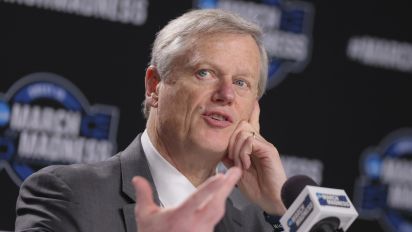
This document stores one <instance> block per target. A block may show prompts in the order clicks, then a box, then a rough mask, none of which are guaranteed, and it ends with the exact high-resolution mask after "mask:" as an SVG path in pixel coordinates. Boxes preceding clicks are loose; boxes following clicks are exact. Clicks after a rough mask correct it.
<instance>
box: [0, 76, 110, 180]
mask: <svg viewBox="0 0 412 232" xmlns="http://www.w3.org/2000/svg"><path fill="white" fill-rule="evenodd" d="M117 125H118V110H117V108H116V107H113V106H105V105H94V106H90V105H89V103H88V101H87V100H86V98H85V97H84V96H83V94H82V93H81V92H80V91H79V90H78V89H77V88H76V87H75V86H74V85H72V84H71V83H70V82H68V81H67V80H65V79H64V78H62V77H60V76H58V75H56V74H52V73H34V74H30V75H27V76H25V77H24V78H22V79H20V80H19V81H17V82H16V83H15V84H14V85H13V86H12V87H11V88H10V89H9V90H8V91H7V93H5V94H4V95H0V169H5V170H6V171H7V173H8V174H9V176H10V178H11V179H13V181H14V182H15V183H16V184H18V185H19V184H20V183H21V181H22V180H24V179H25V178H26V177H28V176H29V175H30V174H32V173H33V172H35V171H37V170H38V169H40V168H42V167H44V166H47V165H50V164H72V163H90V162H96V161H101V160H104V159H106V158H108V157H110V156H111V155H113V153H114V152H115V151H116V142H115V138H116V130H117Z"/></svg>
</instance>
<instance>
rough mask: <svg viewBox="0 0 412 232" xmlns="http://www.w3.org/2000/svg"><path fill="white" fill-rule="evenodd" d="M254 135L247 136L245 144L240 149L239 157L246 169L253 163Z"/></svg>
mask: <svg viewBox="0 0 412 232" xmlns="http://www.w3.org/2000/svg"><path fill="white" fill-rule="evenodd" d="M254 140H255V139H254V138H253V136H249V137H247V138H246V140H245V141H244V142H243V145H242V147H241V149H240V151H239V157H240V160H241V161H242V165H243V168H244V169H245V170H247V169H249V167H250V165H251V160H250V159H251V155H252V151H253V142H254Z"/></svg>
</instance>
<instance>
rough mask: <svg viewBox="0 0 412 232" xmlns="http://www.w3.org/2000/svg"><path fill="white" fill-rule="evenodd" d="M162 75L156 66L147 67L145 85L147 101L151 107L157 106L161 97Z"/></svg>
mask: <svg viewBox="0 0 412 232" xmlns="http://www.w3.org/2000/svg"><path fill="white" fill-rule="evenodd" d="M159 86H160V76H159V73H158V72H157V69H156V67H155V66H153V65H150V66H149V67H148V68H147V69H146V76H145V87H146V101H147V103H148V104H149V105H150V106H151V107H157V103H158V99H159Z"/></svg>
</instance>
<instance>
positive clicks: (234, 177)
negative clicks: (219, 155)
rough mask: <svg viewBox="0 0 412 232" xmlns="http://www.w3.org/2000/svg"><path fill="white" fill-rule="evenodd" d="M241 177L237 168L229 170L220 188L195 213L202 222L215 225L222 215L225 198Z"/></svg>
mask: <svg viewBox="0 0 412 232" xmlns="http://www.w3.org/2000/svg"><path fill="white" fill-rule="evenodd" d="M241 176H242V171H241V170H240V169H239V168H237V167H232V168H230V169H229V170H228V171H227V172H226V174H225V178H224V181H223V182H222V186H221V188H219V189H218V191H216V192H215V193H214V195H213V196H212V197H211V198H210V200H209V202H207V204H204V205H203V207H202V208H199V209H198V210H197V212H196V213H197V214H199V215H202V218H203V220H208V221H215V222H216V223H217V222H218V221H219V220H220V219H221V218H222V217H223V215H224V212H225V206H226V199H227V197H228V196H229V194H230V193H231V192H232V190H233V188H234V186H235V185H236V183H237V182H238V181H239V179H240V177H241Z"/></svg>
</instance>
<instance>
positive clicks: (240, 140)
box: [223, 101, 286, 215]
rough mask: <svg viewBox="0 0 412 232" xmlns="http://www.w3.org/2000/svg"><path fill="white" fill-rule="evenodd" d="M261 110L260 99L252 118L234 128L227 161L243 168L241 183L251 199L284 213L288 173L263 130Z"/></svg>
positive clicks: (267, 207) (265, 207) (228, 163)
mask: <svg viewBox="0 0 412 232" xmlns="http://www.w3.org/2000/svg"><path fill="white" fill-rule="evenodd" d="M259 114H260V108H259V103H258V102H257V101H256V103H255V107H254V110H253V112H252V114H251V117H250V119H249V121H242V122H241V123H239V125H238V127H237V128H236V129H235V131H234V132H233V134H232V136H231V138H230V142H229V147H228V155H227V157H225V158H224V160H223V162H224V163H225V165H226V166H229V167H230V166H236V167H239V168H242V169H243V175H242V177H241V179H240V181H239V183H238V185H239V187H240V189H241V191H242V192H243V193H244V194H246V196H247V197H248V198H249V199H250V200H251V201H253V202H254V203H256V204H258V205H259V206H260V207H261V208H262V209H263V210H264V211H265V212H267V213H269V214H274V215H283V213H284V212H285V210H286V208H285V206H284V205H283V203H282V201H281V197H280V191H281V188H282V185H283V183H284V182H285V181H286V175H285V171H284V169H283V166H282V163H281V160H280V157H279V153H278V151H277V150H276V148H275V146H273V144H271V143H269V142H268V141H266V140H265V139H264V138H263V137H262V136H261V135H260V134H259V130H260V126H259Z"/></svg>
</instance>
